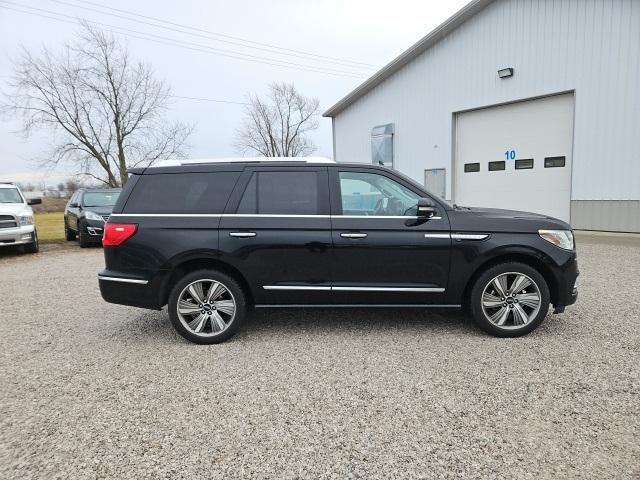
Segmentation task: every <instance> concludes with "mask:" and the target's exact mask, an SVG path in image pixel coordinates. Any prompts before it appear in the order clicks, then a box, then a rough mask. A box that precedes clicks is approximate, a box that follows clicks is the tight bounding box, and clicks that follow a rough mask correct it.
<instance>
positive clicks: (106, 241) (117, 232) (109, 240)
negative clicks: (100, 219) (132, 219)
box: [102, 223, 138, 247]
mask: <svg viewBox="0 0 640 480" xmlns="http://www.w3.org/2000/svg"><path fill="white" fill-rule="evenodd" d="M136 230H138V224H137V223H105V225H104V234H103V235H102V245H103V246H105V247H117V246H118V245H121V244H123V243H124V242H126V241H127V240H129V239H130V238H131V237H132V236H133V235H134V234H135V233H136Z"/></svg>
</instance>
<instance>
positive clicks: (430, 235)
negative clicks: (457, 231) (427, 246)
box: [424, 233, 451, 239]
mask: <svg viewBox="0 0 640 480" xmlns="http://www.w3.org/2000/svg"><path fill="white" fill-rule="evenodd" d="M424 238H447V239H448V238H451V234H450V233H425V234H424Z"/></svg>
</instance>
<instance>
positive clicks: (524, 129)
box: [453, 94, 574, 222]
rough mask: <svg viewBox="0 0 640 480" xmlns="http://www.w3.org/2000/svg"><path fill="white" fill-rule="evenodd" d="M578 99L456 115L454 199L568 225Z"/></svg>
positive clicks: (563, 97)
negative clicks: (551, 219) (538, 216)
mask: <svg viewBox="0 0 640 480" xmlns="http://www.w3.org/2000/svg"><path fill="white" fill-rule="evenodd" d="M573 105H574V97H573V94H563V95H555V96H551V97H544V98H540V99H535V100H528V101H523V102H518V103H511V104H508V105H500V106H496V107H488V108H483V109H479V110H472V111H468V112H462V113H458V114H457V115H456V122H455V125H456V132H455V156H454V191H453V200H454V202H455V203H457V204H459V205H465V206H476V207H493V208H506V209H510V210H525V211H529V212H536V213H543V214H546V215H550V216H553V217H557V218H560V219H562V220H565V221H567V222H568V221H569V214H570V203H571V161H572V158H571V157H572V145H573Z"/></svg>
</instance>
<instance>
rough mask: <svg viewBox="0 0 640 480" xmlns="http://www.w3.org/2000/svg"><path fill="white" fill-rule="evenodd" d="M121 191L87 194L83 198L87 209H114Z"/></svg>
mask: <svg viewBox="0 0 640 480" xmlns="http://www.w3.org/2000/svg"><path fill="white" fill-rule="evenodd" d="M119 195H120V192H119V191H114V192H87V193H85V194H84V197H83V198H82V204H83V205H84V206H85V207H113V206H114V205H115V204H116V202H117V201H118V196H119Z"/></svg>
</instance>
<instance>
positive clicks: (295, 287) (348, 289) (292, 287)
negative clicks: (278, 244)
mask: <svg viewBox="0 0 640 480" xmlns="http://www.w3.org/2000/svg"><path fill="white" fill-rule="evenodd" d="M262 288H264V289H265V290H317V291H324V292H328V291H334V292H433V293H440V292H444V290H445V289H444V288H439V287H329V286H322V287H314V286H308V285H264V286H263V287H262Z"/></svg>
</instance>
